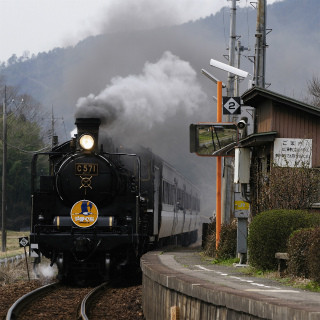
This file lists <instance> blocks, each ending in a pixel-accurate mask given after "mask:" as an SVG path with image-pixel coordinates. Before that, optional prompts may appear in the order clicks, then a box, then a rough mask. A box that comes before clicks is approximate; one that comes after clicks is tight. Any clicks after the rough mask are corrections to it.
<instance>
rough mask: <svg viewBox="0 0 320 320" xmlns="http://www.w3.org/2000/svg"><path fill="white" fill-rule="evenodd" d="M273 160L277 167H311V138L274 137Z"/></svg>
mask: <svg viewBox="0 0 320 320" xmlns="http://www.w3.org/2000/svg"><path fill="white" fill-rule="evenodd" d="M273 161H274V163H275V165H277V166H279V167H292V168H294V167H307V168H311V167H312V139H292V138H276V139H275V140H274V148H273Z"/></svg>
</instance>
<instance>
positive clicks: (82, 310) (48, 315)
mask: <svg viewBox="0 0 320 320" xmlns="http://www.w3.org/2000/svg"><path fill="white" fill-rule="evenodd" d="M107 285H108V283H103V284H101V285H100V286H98V287H96V288H94V289H92V288H74V287H66V286H63V285H61V284H59V283H53V284H50V285H46V286H43V287H40V288H38V289H36V290H33V291H31V292H29V293H28V294H26V295H24V296H22V297H21V298H19V299H18V300H17V301H16V302H15V303H14V304H13V305H12V306H11V307H10V309H9V310H8V312H7V316H6V320H22V319H23V320H28V319H32V320H37V319H70V320H71V319H78V320H80V319H83V320H88V319H90V318H89V314H88V310H89V309H90V306H91V305H92V304H93V303H95V299H96V297H97V295H98V294H99V293H100V292H101V291H102V290H103V289H105V288H106V286H107Z"/></svg>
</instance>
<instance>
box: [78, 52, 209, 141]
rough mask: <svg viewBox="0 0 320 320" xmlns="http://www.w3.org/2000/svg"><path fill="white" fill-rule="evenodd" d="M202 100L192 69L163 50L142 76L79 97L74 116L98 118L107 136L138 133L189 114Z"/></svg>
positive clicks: (204, 99)
mask: <svg viewBox="0 0 320 320" xmlns="http://www.w3.org/2000/svg"><path fill="white" fill-rule="evenodd" d="M205 101H206V94H205V93H204V92H203V91H202V89H201V87H200V85H199V83H198V82H197V78H196V72H195V71H194V69H193V68H192V67H191V66H190V64H189V63H188V62H186V61H183V60H181V59H179V58H178V57H177V56H175V55H173V54H172V53H171V52H168V51H166V52H164V54H163V55H162V57H161V58H160V60H159V61H158V62H156V63H150V62H146V63H145V65H144V68H143V72H142V74H140V75H129V76H128V77H125V78H123V77H115V78H113V79H111V85H109V86H107V87H106V88H105V89H104V90H103V91H101V92H100V93H99V94H98V95H96V96H95V95H93V94H90V95H89V96H87V97H83V98H80V99H79V100H78V102H77V108H78V110H77V112H76V117H99V118H100V119H101V121H102V125H103V126H104V127H105V128H108V132H109V134H110V135H112V134H117V136H119V135H122V134H125V133H129V132H130V131H129V130H132V131H134V133H135V134H137V133H143V132H147V131H149V130H150V129H151V128H152V127H153V126H154V125H155V124H159V123H163V122H164V121H165V120H166V119H168V118H171V117H173V116H175V115H177V114H181V115H182V114H184V115H187V116H188V115H191V114H193V113H194V112H195V111H196V110H197V109H198V108H199V106H200V105H201V103H203V102H205Z"/></svg>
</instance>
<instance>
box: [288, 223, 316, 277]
mask: <svg viewBox="0 0 320 320" xmlns="http://www.w3.org/2000/svg"><path fill="white" fill-rule="evenodd" d="M313 230H314V229H312V228H308V229H301V230H297V231H294V232H293V233H292V234H291V236H290V238H289V241H288V254H289V261H288V273H290V274H291V275H293V276H296V277H305V278H308V277H309V267H308V252H309V247H310V240H311V235H312V233H313Z"/></svg>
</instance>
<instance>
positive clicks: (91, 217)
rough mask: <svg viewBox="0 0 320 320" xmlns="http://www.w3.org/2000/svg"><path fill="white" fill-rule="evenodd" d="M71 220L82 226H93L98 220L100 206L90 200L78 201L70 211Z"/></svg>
mask: <svg viewBox="0 0 320 320" xmlns="http://www.w3.org/2000/svg"><path fill="white" fill-rule="evenodd" d="M70 216H71V220H72V221H73V223H74V224H75V225H77V226H78V227H80V228H88V227H91V226H93V225H94V224H95V223H96V222H97V220H98V208H97V206H96V205H95V204H94V203H93V202H91V201H89V200H80V201H78V202H76V203H75V204H74V205H73V207H72V209H71V211H70Z"/></svg>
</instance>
